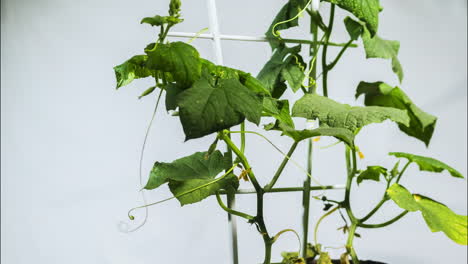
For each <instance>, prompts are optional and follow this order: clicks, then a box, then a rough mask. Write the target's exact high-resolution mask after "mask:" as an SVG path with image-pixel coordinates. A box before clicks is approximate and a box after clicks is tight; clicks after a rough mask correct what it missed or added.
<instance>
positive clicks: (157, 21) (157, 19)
mask: <svg viewBox="0 0 468 264" xmlns="http://www.w3.org/2000/svg"><path fill="white" fill-rule="evenodd" d="M167 18H168V17H167V16H159V15H156V16H154V17H145V18H143V19H142V20H141V22H140V24H149V25H151V26H153V27H154V26H161V25H164V24H166V23H167Z"/></svg>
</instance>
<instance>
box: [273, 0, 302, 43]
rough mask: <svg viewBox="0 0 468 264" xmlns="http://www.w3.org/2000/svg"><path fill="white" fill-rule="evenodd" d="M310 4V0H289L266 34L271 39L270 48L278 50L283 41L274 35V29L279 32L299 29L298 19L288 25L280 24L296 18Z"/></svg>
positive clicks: (287, 23)
mask: <svg viewBox="0 0 468 264" xmlns="http://www.w3.org/2000/svg"><path fill="white" fill-rule="evenodd" d="M308 2H309V1H308V0H288V2H287V3H286V4H285V5H284V6H283V7H282V8H281V10H280V11H279V13H278V14H277V15H276V17H275V19H274V20H273V22H272V23H271V26H270V27H269V28H268V31H267V32H266V33H265V35H266V37H267V38H268V39H269V40H268V41H269V42H270V46H271V47H272V49H275V48H277V47H278V46H279V45H280V44H281V41H280V40H279V39H278V38H277V37H275V36H274V35H273V27H274V30H275V31H278V32H279V31H280V30H285V29H288V28H292V27H297V26H298V25H299V19H298V18H296V19H293V20H291V21H288V22H286V23H281V24H278V23H280V22H283V21H287V20H289V19H292V18H293V17H295V16H296V15H297V14H298V13H299V12H300V11H301V10H302V9H304V7H305V6H306V4H307V3H308ZM276 24H278V25H276ZM275 25H276V26H275Z"/></svg>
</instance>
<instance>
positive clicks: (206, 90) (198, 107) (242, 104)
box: [177, 78, 262, 140]
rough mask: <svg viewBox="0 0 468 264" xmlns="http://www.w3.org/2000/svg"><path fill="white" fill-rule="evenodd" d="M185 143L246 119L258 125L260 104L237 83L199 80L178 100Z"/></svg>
mask: <svg viewBox="0 0 468 264" xmlns="http://www.w3.org/2000/svg"><path fill="white" fill-rule="evenodd" d="M177 104H178V105H179V112H180V120H181V122H182V126H183V128H184V132H185V135H186V140H189V139H192V138H199V137H203V136H205V135H208V134H211V133H213V132H217V131H221V130H223V129H226V128H230V127H232V126H235V125H238V124H240V123H241V122H242V121H243V120H244V119H245V118H247V120H249V121H251V122H253V123H255V124H258V123H259V122H260V118H261V113H262V101H261V99H260V98H259V97H258V96H257V95H256V94H255V93H254V92H252V91H251V90H250V89H249V88H247V87H245V86H244V85H242V83H240V82H239V80H237V79H233V78H231V79H218V80H216V81H215V82H214V83H213V82H211V81H210V80H207V79H204V78H202V79H200V80H198V81H197V82H195V83H194V84H193V86H192V87H191V88H190V89H187V90H185V91H184V92H182V93H180V94H179V95H178V96H177Z"/></svg>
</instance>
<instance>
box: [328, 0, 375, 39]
mask: <svg viewBox="0 0 468 264" xmlns="http://www.w3.org/2000/svg"><path fill="white" fill-rule="evenodd" d="M326 1H327V2H330V3H333V4H336V5H338V6H339V7H341V8H343V9H345V10H347V11H349V12H351V13H352V14H353V15H355V16H356V17H357V18H359V20H361V21H363V22H364V23H365V24H366V28H367V29H368V30H369V32H370V33H371V36H374V35H375V34H376V33H377V30H378V27H379V13H380V11H381V10H382V8H381V7H380V3H379V0H326Z"/></svg>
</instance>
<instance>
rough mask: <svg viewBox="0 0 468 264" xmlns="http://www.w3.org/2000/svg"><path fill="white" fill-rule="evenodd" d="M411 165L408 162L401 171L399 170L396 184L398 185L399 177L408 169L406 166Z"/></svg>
mask: <svg viewBox="0 0 468 264" xmlns="http://www.w3.org/2000/svg"><path fill="white" fill-rule="evenodd" d="M410 164H411V161H408V163H406V164H405V166H404V167H403V169H402V170H401V172H400V174H398V177H397V179H396V183H399V182H400V179H401V176H403V173H405V171H406V169H407V168H408V166H409V165H410Z"/></svg>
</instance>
